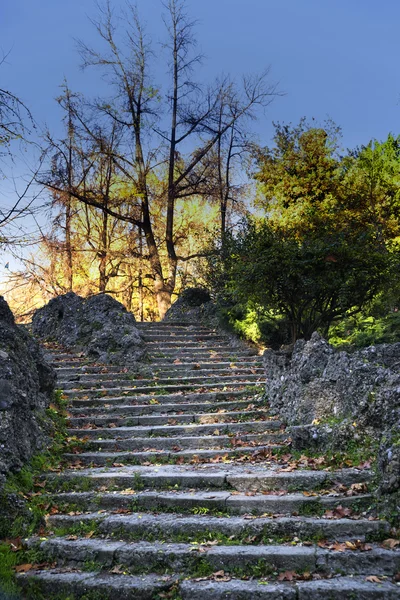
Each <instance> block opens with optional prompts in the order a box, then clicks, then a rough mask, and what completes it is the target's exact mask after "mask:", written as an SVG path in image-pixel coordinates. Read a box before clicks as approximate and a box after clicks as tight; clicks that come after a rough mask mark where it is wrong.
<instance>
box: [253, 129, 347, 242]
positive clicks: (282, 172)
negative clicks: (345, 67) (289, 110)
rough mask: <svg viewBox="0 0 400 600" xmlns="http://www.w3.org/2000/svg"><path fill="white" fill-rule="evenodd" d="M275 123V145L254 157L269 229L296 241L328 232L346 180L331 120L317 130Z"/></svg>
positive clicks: (261, 204) (261, 205) (338, 135)
mask: <svg viewBox="0 0 400 600" xmlns="http://www.w3.org/2000/svg"><path fill="white" fill-rule="evenodd" d="M274 125H275V136H274V142H275V145H274V147H272V148H268V147H266V148H263V149H258V151H257V153H256V161H257V171H256V173H255V179H256V180H257V181H258V182H259V188H260V190H259V196H258V202H257V204H258V206H259V207H260V208H262V209H264V210H265V213H266V215H267V216H268V219H269V222H270V225H271V227H273V228H275V229H282V230H285V231H291V232H292V233H293V234H295V235H296V236H297V237H298V238H301V237H302V236H304V235H309V232H310V231H321V230H329V229H331V228H332V219H333V218H335V219H336V217H337V215H336V214H334V210H335V207H336V205H337V203H338V200H339V198H340V194H341V182H342V180H343V178H344V173H343V172H342V170H341V168H340V167H341V159H340V157H339V156H338V153H337V149H338V140H339V137H340V129H339V128H338V127H337V126H336V125H334V123H332V122H331V121H328V122H326V123H325V124H324V127H317V126H314V125H310V124H308V123H307V121H306V120H305V119H304V118H303V119H302V120H301V121H300V123H299V125H297V126H295V127H293V126H291V125H283V124H279V123H278V124H276V123H275V124H274Z"/></svg>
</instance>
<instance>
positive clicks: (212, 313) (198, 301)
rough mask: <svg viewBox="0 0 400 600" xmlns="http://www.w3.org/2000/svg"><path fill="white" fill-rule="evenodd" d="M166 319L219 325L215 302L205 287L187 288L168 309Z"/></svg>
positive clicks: (211, 325)
mask: <svg viewBox="0 0 400 600" xmlns="http://www.w3.org/2000/svg"><path fill="white" fill-rule="evenodd" d="M164 321H170V322H173V321H183V322H189V323H193V324H196V323H202V324H207V325H209V326H210V327H217V326H218V316H217V311H216V307H215V304H214V303H213V302H212V301H211V297H210V294H209V293H208V292H207V290H205V289H203V288H187V289H186V290H183V292H182V293H181V294H180V296H179V298H178V299H177V300H176V301H175V302H174V304H173V305H172V306H171V308H170V309H169V310H168V311H167V313H166V315H165V317H164Z"/></svg>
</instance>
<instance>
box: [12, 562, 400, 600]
mask: <svg viewBox="0 0 400 600" xmlns="http://www.w3.org/2000/svg"><path fill="white" fill-rule="evenodd" d="M31 578H32V579H34V586H33V588H34V589H40V592H41V593H42V594H47V596H46V597H47V598H52V597H53V595H55V594H68V593H73V594H74V597H75V598H81V597H84V596H85V595H87V594H91V597H93V595H94V594H95V595H96V596H98V597H99V598H118V599H119V600H154V598H156V597H157V594H160V593H164V594H165V596H164V597H165V598H167V597H168V596H167V593H168V591H171V592H172V588H174V587H175V586H176V585H178V588H177V589H179V597H180V598H181V599H182V600H227V599H231V600H350V599H352V598H354V600H398V597H399V587H398V586H397V585H395V584H393V583H391V582H390V581H387V580H386V581H384V580H382V582H381V583H379V584H376V583H373V582H370V581H367V580H366V578H365V577H357V576H353V577H335V578H329V579H320V580H317V581H298V582H296V583H276V582H274V581H267V580H265V579H262V580H260V579H253V580H251V581H248V580H241V579H234V578H232V579H230V580H228V581H218V580H217V581H213V580H206V581H193V580H190V579H186V580H184V581H182V582H180V583H179V584H175V579H174V577H172V576H162V577H161V576H156V575H142V576H132V575H116V574H112V575H111V574H109V573H106V572H103V573H95V572H82V571H75V572H69V573H68V572H67V573H64V572H62V571H57V570H55V569H52V570H51V571H30V572H28V573H27V574H24V575H19V576H18V579H19V583H20V585H21V586H22V587H23V589H24V590H27V588H28V587H29V582H30V579H31ZM227 579H229V578H227ZM175 589H176V588H175ZM33 594H35V592H34V591H33ZM159 597H161V596H159ZM171 597H172V596H171ZM27 598H28V600H36V598H35V596H34V595H31V596H27Z"/></svg>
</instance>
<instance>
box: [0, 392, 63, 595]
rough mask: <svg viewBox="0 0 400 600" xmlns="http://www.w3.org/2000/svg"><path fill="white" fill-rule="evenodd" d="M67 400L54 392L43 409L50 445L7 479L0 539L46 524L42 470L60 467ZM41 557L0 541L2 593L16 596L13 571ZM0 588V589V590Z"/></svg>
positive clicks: (0, 499) (25, 533) (0, 513)
mask: <svg viewBox="0 0 400 600" xmlns="http://www.w3.org/2000/svg"><path fill="white" fill-rule="evenodd" d="M66 423H67V413H66V401H65V399H64V398H63V395H62V392H61V390H57V391H56V392H55V393H54V396H53V401H52V403H51V405H50V407H49V408H48V409H47V410H46V418H45V419H44V423H43V424H44V426H46V428H47V429H48V430H50V435H51V437H52V443H51V446H50V447H49V448H48V449H47V450H46V451H45V452H43V453H41V454H38V455H36V456H34V457H33V458H32V459H31V460H30V461H29V462H28V463H27V464H26V465H25V466H24V467H23V468H22V469H21V470H20V471H19V472H17V473H13V474H11V475H9V476H8V477H7V480H6V483H5V485H4V488H3V490H2V493H1V496H0V539H5V538H9V539H14V538H19V537H28V536H30V535H32V534H34V533H36V532H37V531H38V530H39V529H40V528H41V527H43V526H44V524H45V520H44V517H45V514H46V511H47V510H48V508H49V502H48V498H47V497H46V495H45V494H44V493H43V481H42V480H41V475H42V473H43V471H46V470H49V469H56V468H58V467H59V464H60V461H61V457H62V454H63V452H65V449H66V447H67V445H68V442H67V426H66ZM43 560H44V556H43V555H42V554H40V552H38V551H37V550H35V549H31V550H24V549H19V550H18V551H16V552H13V551H12V550H11V547H10V544H9V543H6V542H3V543H1V542H0V582H1V586H2V591H4V592H5V593H7V594H8V595H12V594H15V593H16V592H17V587H16V584H15V577H14V568H15V566H16V565H18V564H22V563H32V564H34V563H40V562H43ZM0 589H1V588H0Z"/></svg>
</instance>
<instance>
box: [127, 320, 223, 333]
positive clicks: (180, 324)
mask: <svg viewBox="0 0 400 600" xmlns="http://www.w3.org/2000/svg"><path fill="white" fill-rule="evenodd" d="M135 327H138V329H148V330H149V331H152V330H153V329H158V328H160V329H162V330H164V329H166V330H168V329H171V331H176V330H178V329H185V330H187V331H190V330H193V331H216V330H215V329H213V328H212V327H207V326H206V325H200V324H197V323H193V321H184V320H183V319H182V321H138V322H137V323H136V325H135Z"/></svg>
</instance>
